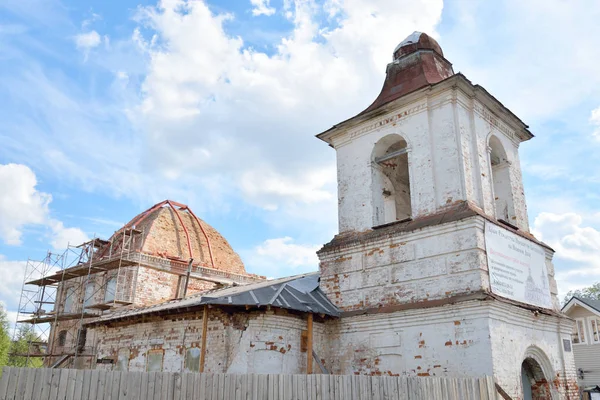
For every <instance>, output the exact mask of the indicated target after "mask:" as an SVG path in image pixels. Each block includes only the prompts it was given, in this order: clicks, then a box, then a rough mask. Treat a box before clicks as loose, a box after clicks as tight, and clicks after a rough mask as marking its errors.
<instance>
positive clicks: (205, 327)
mask: <svg viewBox="0 0 600 400" xmlns="http://www.w3.org/2000/svg"><path fill="white" fill-rule="evenodd" d="M207 332H208V306H207V305H204V310H203V311H202V338H201V340H202V341H201V342H200V372H204V364H205V363H206V334H207Z"/></svg>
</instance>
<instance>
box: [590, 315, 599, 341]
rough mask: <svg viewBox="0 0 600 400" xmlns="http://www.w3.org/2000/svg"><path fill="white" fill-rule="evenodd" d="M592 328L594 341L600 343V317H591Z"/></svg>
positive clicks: (591, 334)
mask: <svg viewBox="0 0 600 400" xmlns="http://www.w3.org/2000/svg"><path fill="white" fill-rule="evenodd" d="M590 330H591V332H590V337H591V341H592V343H600V318H597V317H592V318H591V319H590Z"/></svg>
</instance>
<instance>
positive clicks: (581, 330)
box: [571, 318, 586, 344]
mask: <svg viewBox="0 0 600 400" xmlns="http://www.w3.org/2000/svg"><path fill="white" fill-rule="evenodd" d="M571 341H572V342H573V344H585V343H586V337H585V322H584V320H583V319H580V318H578V319H576V320H575V329H574V330H573V336H572V339H571Z"/></svg>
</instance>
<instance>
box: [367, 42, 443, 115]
mask: <svg viewBox="0 0 600 400" xmlns="http://www.w3.org/2000/svg"><path fill="white" fill-rule="evenodd" d="M452 75H454V70H453V69H452V64H451V63H450V62H449V61H448V60H446V59H445V58H444V53H443V52H442V48H441V47H440V45H439V44H438V42H436V41H435V39H433V38H431V37H430V36H429V35H427V34H426V33H422V32H413V33H412V34H410V35H409V36H408V37H407V38H406V39H404V40H403V41H402V42H400V44H399V45H398V46H396V48H395V49H394V61H392V62H391V63H389V64H388V66H387V70H386V76H385V81H384V83H383V88H382V89H381V92H380V93H379V96H377V98H376V99H375V101H374V102H373V103H372V104H371V105H370V106H369V107H367V109H366V110H364V111H363V112H362V113H361V114H363V113H366V112H369V111H373V110H375V109H377V108H379V107H381V106H383V105H385V104H387V103H389V102H391V101H394V100H397V99H399V98H401V97H402V96H405V95H407V94H409V93H411V92H414V91H416V90H419V89H422V88H424V87H427V86H430V85H434V84H436V83H438V82H441V81H443V80H444V79H446V78H449V77H450V76H452Z"/></svg>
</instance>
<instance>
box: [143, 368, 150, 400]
mask: <svg viewBox="0 0 600 400" xmlns="http://www.w3.org/2000/svg"><path fill="white" fill-rule="evenodd" d="M152 374H153V372H146V373H143V374H142V378H141V379H140V400H142V399H143V400H146V399H148V398H149V396H148V387H149V380H150V377H151V376H152Z"/></svg>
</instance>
